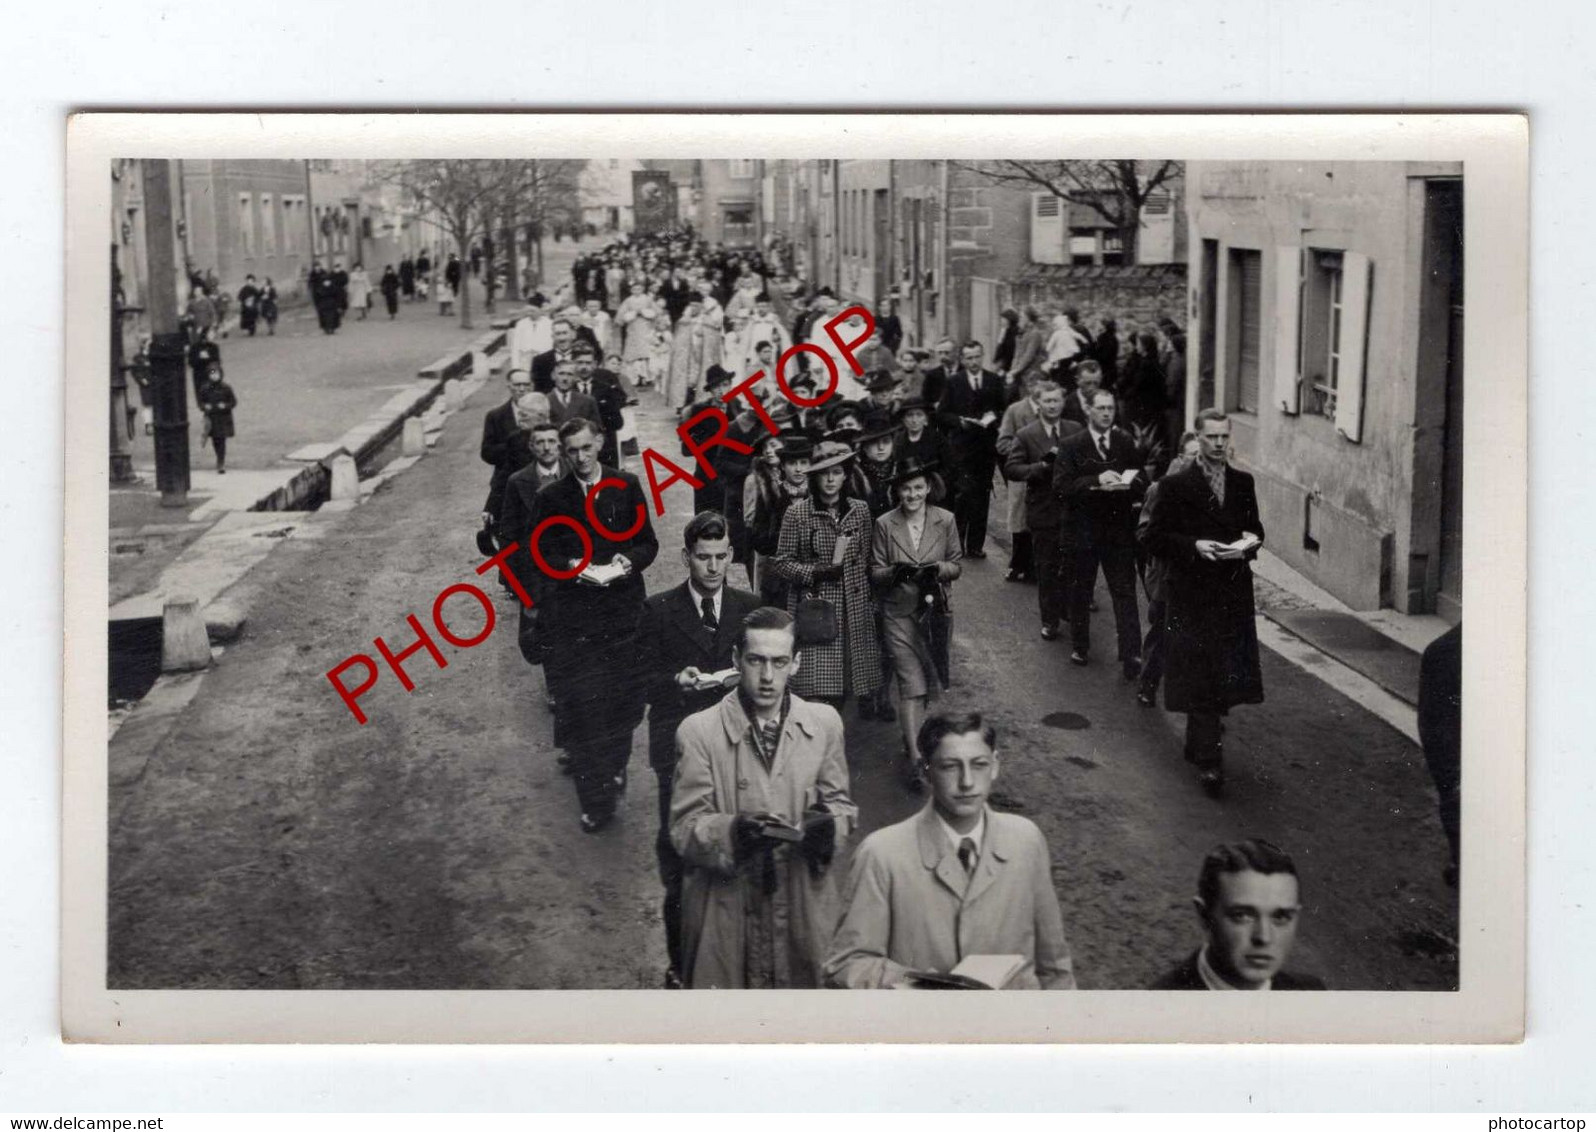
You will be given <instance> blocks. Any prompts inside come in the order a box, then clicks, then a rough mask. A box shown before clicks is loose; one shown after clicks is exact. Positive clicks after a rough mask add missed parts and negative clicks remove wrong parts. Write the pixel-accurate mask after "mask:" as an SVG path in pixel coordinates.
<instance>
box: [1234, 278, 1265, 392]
mask: <svg viewBox="0 0 1596 1132" xmlns="http://www.w3.org/2000/svg"><path fill="white" fill-rule="evenodd" d="M1228 290H1229V294H1228V301H1227V303H1226V308H1227V309H1226V317H1227V318H1228V320H1229V321H1228V323H1227V325H1226V335H1225V354H1226V359H1225V360H1226V378H1227V384H1228V386H1229V388H1230V390H1231V402H1232V404H1233V406H1234V407H1235V408H1236V409H1237V410H1238V411H1240V412H1243V413H1256V412H1257V411H1258V369H1259V358H1260V356H1261V354H1262V350H1263V337H1262V335H1263V319H1262V306H1263V253H1261V252H1259V251H1257V250H1255V249H1252V248H1231V249H1230V277H1229V288H1228Z"/></svg>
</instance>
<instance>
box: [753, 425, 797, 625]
mask: <svg viewBox="0 0 1596 1132" xmlns="http://www.w3.org/2000/svg"><path fill="white" fill-rule="evenodd" d="M811 452H812V447H811V445H810V443H809V437H808V436H806V435H804V434H803V433H802V432H797V431H789V430H786V429H783V430H782V432H781V433H780V434H778V435H776V436H767V437H766V439H765V440H764V441H763V442H762V443H761V444H760V445H759V448H758V453H757V457H756V460H755V463H754V470H753V473H752V474H751V475H749V477H748V480H747V482H746V483H745V484H744V485H743V520H744V522H745V523H746V524H747V527H748V530H747V539H748V549H749V551H750V558H751V559H752V563H753V565H752V569H751V570H750V571H749V575H748V577H749V581H750V582H751V583H752V584H753V586H754V588H755V589H757V590H758V591H759V594H760V596H762V597H763V598H764V599H765V604H766V605H775V606H782V607H785V606H786V604H787V584H786V583H785V582H784V581H782V580H781V579H780V578H779V577H777V576H776V573H775V571H774V570H772V569H771V568H770V559H771V556H772V555H774V554H775V553H776V544H777V543H778V542H779V541H780V540H781V521H782V519H783V517H784V516H785V515H786V514H787V508H789V507H791V506H792V505H793V503H795V502H796V501H797V500H799V499H802V498H803V497H804V496H805V495H807V494H808V493H809V457H810V455H811Z"/></svg>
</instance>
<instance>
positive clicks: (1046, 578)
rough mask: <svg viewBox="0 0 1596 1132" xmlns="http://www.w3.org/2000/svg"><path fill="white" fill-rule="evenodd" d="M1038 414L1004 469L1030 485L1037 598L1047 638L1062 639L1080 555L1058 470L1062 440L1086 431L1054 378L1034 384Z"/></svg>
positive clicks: (1028, 498) (1029, 518)
mask: <svg viewBox="0 0 1596 1132" xmlns="http://www.w3.org/2000/svg"><path fill="white" fill-rule="evenodd" d="M1033 396H1034V397H1035V398H1036V413H1037V419H1036V420H1034V421H1032V422H1031V423H1030V424H1028V425H1026V426H1025V427H1024V428H1022V429H1020V431H1019V432H1017V433H1015V435H1014V445H1013V447H1011V448H1010V449H1009V454H1008V457H1007V459H1006V461H1005V463H1004V465H1003V474H1004V476H1005V477H1007V478H1008V479H1009V480H1010V481H1012V482H1014V483H1023V484H1024V485H1025V515H1026V521H1027V522H1029V523H1030V526H1031V566H1032V569H1033V570H1034V571H1035V572H1036V602H1037V609H1038V611H1039V612H1040V613H1041V616H1042V639H1043V640H1044V641H1054V640H1057V639H1058V627H1059V623H1060V622H1061V621H1062V620H1063V619H1064V618H1065V617H1066V616H1067V615H1068V613H1069V606H1068V599H1069V593H1070V583H1071V581H1072V580H1073V578H1074V573H1073V572H1074V569H1075V563H1074V559H1073V558H1071V557H1069V556H1067V555H1066V554H1065V553H1064V551H1065V545H1064V541H1063V538H1064V536H1063V531H1062V530H1061V529H1060V528H1061V525H1062V523H1063V516H1064V505H1063V501H1062V500H1061V499H1060V498H1059V496H1058V493H1057V492H1056V491H1055V490H1054V485H1053V473H1054V468H1055V464H1056V463H1057V460H1058V450H1059V446H1060V445H1061V444H1063V443H1064V442H1065V441H1067V440H1069V439H1070V438H1071V437H1073V436H1075V435H1076V434H1077V433H1079V432H1081V431H1083V430H1082V428H1081V426H1080V425H1078V424H1076V423H1075V422H1074V421H1069V420H1065V419H1064V389H1063V387H1061V386H1060V385H1059V383H1058V382H1056V381H1054V380H1053V379H1052V378H1045V377H1044V378H1041V379H1040V380H1038V381H1037V382H1036V384H1035V386H1034V393H1033Z"/></svg>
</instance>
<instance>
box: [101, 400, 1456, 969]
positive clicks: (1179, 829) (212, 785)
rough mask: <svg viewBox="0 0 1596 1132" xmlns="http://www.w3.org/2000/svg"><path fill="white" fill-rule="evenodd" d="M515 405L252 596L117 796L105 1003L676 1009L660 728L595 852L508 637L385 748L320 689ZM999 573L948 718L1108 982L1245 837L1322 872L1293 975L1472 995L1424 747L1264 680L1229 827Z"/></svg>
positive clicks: (433, 547)
mask: <svg viewBox="0 0 1596 1132" xmlns="http://www.w3.org/2000/svg"><path fill="white" fill-rule="evenodd" d="M495 398H496V394H495V393H492V392H490V391H488V390H484V391H483V392H482V393H481V394H479V396H478V397H477V398H476V400H475V402H474V403H473V404H472V405H470V406H469V409H468V411H467V412H465V413H462V414H458V415H456V416H455V417H452V418H451V419H450V421H449V423H448V425H447V427H446V429H445V432H444V434H443V438H442V440H441V441H440V443H439V445H438V447H437V448H436V449H434V450H433V451H432V452H431V453H430V454H429V455H428V457H427V458H426V459H425V460H423V461H422V462H421V463H420V464H418V465H417V466H416V467H414V468H412V469H410V470H409V471H407V472H405V473H404V474H403V475H401V476H399V477H398V478H397V479H396V480H394V481H393V482H392V483H390V484H389V485H387V486H385V487H384V488H383V489H382V490H381V491H379V492H378V494H377V495H376V496H375V497H374V498H373V499H372V500H371V501H369V502H368V503H366V504H364V505H363V506H361V507H360V508H359V509H358V510H357V511H355V512H353V513H351V514H350V515H348V516H346V517H345V518H344V520H343V522H342V523H341V525H339V526H338V527H336V528H335V529H334V530H333V531H332V532H331V533H330V534H329V535H328V536H327V537H326V538H325V539H321V540H312V539H304V540H301V539H298V538H294V539H289V540H287V542H286V544H285V545H284V546H282V547H281V548H280V549H279V550H278V551H277V552H276V553H275V554H274V555H273V556H272V557H271V558H270V559H268V560H267V562H266V563H265V564H264V565H263V566H261V567H259V568H257V570H256V571H255V572H254V573H253V574H252V575H250V576H249V577H248V578H247V579H246V580H245V581H244V582H243V583H241V586H242V587H243V588H244V589H245V590H247V591H248V592H247V593H245V594H243V595H240V596H241V598H242V599H243V600H245V601H246V602H247V603H248V604H249V606H250V608H251V610H252V613H251V618H250V624H249V630H248V634H247V637H246V639H245V640H243V641H242V642H241V643H239V644H237V645H235V646H233V647H231V648H229V650H228V651H227V653H226V655H225V656H224V657H223V659H222V660H221V662H220V664H219V665H218V667H217V668H216V669H215V670H213V671H212V672H211V674H210V675H209V676H207V678H206V680H205V683H204V686H203V688H202V689H201V691H200V693H199V695H198V696H197V697H196V699H195V700H194V702H193V703H192V704H191V705H190V706H189V708H188V709H187V710H186V711H185V712H184V713H183V715H182V716H180V717H179V719H178V723H177V726H176V728H175V730H174V731H173V732H172V734H171V735H170V736H169V737H168V739H167V740H166V741H165V742H164V744H163V745H162V746H161V747H160V748H159V749H158V750H157V751H156V753H155V754H154V756H153V757H152V758H151V759H150V762H149V764H148V766H147V768H146V770H145V772H144V774H143V775H142V777H141V778H140V779H139V780H138V781H137V782H136V783H135V784H134V785H132V786H130V787H129V788H127V789H126V791H125V792H123V793H122V794H120V795H119V796H117V797H115V798H113V800H112V801H113V806H112V812H113V814H114V815H115V825H114V828H113V833H112V845H111V858H110V893H111V915H110V928H111V934H110V977H111V985H112V986H127V987H177V986H181V987H284V988H287V987H319V988H384V987H389V988H439V987H460V988H477V987H556V988H572V987H652V986H656V985H658V983H659V979H660V977H661V973H662V971H663V966H664V947H663V936H662V931H661V927H660V922H659V914H658V888H657V884H656V881H655V876H654V861H653V853H652V839H653V836H654V832H655V831H654V800H653V796H652V792H653V784H652V781H651V776H650V775H649V773H648V771H647V770H646V769H645V767H646V763H645V762H644V743H645V741H646V740H645V738H644V729H641V728H640V729H639V731H638V733H637V740H636V743H637V745H636V747H635V749H634V761H633V769H634V772H635V773H634V785H633V788H632V790H631V793H630V796H629V797H628V798H627V799H626V803H625V806H624V809H623V811H622V817H621V820H620V821H619V822H618V823H617V824H616V825H615V826H613V827H612V828H611V829H610V830H608V831H606V833H604V834H603V835H601V836H598V837H586V836H583V835H582V834H581V833H579V832H578V829H577V823H576V818H577V809H576V804H575V799H574V796H573V792H572V790H571V787H570V784H569V781H568V780H567V779H565V778H563V777H561V776H560V775H559V774H558V773H557V772H556V771H555V768H554V763H553V757H552V754H553V753H552V751H551V750H550V749H549V746H548V735H549V721H548V718H547V713H546V711H545V709H544V707H543V701H542V694H541V676H540V675H539V674H538V673H536V672H535V671H534V670H531V669H528V668H527V666H526V665H525V664H524V663H522V661H521V659H520V657H519V655H518V653H517V651H516V648H515V643H514V636H513V629H512V626H513V619H511V618H508V617H506V618H505V619H504V620H503V621H501V624H500V626H499V629H498V631H496V632H495V634H494V636H493V637H492V639H491V640H490V641H489V642H488V643H486V644H484V645H482V646H480V647H478V648H476V649H473V650H470V651H465V652H454V651H450V652H448V653H446V655H448V656H449V658H450V663H449V667H448V668H447V669H446V670H442V671H440V670H438V669H437V668H436V667H435V666H434V665H433V664H432V662H431V661H430V660H428V659H427V658H426V657H425V655H424V654H423V655H419V656H418V657H416V658H415V659H413V660H412V661H411V662H410V671H411V672H412V673H413V675H414V678H415V680H416V682H417V688H416V690H415V691H414V692H413V693H410V694H406V693H404V692H403V691H402V690H401V689H400V688H399V686H398V685H397V683H395V682H394V681H393V680H392V679H391V678H390V679H386V680H384V682H383V683H382V684H381V685H380V686H379V688H378V689H377V690H376V691H374V692H373V693H371V694H370V695H369V696H368V697H367V698H366V699H365V700H363V701H362V702H363V704H364V705H365V706H366V707H367V710H368V711H369V712H370V715H371V720H370V722H369V723H368V724H367V725H365V726H364V727H360V726H357V725H356V724H355V723H354V721H353V719H352V718H351V717H350V716H349V714H348V713H347V712H346V711H345V709H344V708H343V706H342V705H341V704H340V703H339V701H338V699H337V698H336V696H335V695H334V694H333V693H332V691H331V690H330V688H329V686H328V684H327V681H326V680H325V678H324V676H323V673H324V672H325V671H326V670H327V669H329V668H330V667H332V666H333V665H334V664H336V663H337V662H338V661H340V660H342V659H343V658H344V657H345V656H346V655H348V654H349V653H351V652H355V651H367V652H370V651H372V650H371V647H370V644H369V642H370V640H371V638H372V637H373V636H374V635H377V634H381V635H384V636H385V637H386V638H387V639H388V640H389V641H390V642H391V643H393V644H394V646H395V647H400V646H402V644H403V643H406V642H407V641H408V640H409V636H408V633H407V631H406V630H405V628H404V615H405V614H406V613H410V612H415V613H417V614H419V615H420V616H421V617H423V618H425V617H426V615H427V611H428V610H429V609H430V607H431V602H432V599H433V597H434V595H435V594H436V593H437V592H438V591H439V590H440V589H441V588H442V587H444V586H445V585H448V584H451V583H452V582H454V581H457V580H461V579H463V578H466V577H467V576H469V573H470V570H471V568H472V566H473V564H474V562H475V560H476V558H475V551H474V549H473V547H472V538H471V532H472V527H473V523H474V516H475V515H476V512H477V508H478V506H479V504H480V498H481V493H482V487H483V484H484V483H485V482H486V479H487V469H486V468H485V467H484V466H483V465H482V464H480V462H479V461H478V459H477V456H476V446H477V442H478V439H479V436H478V430H479V428H480V423H479V422H480V420H481V412H482V411H485V410H486V409H487V408H488V407H490V405H491V404H492V403H493V400H494V399H495ZM644 408H645V410H647V411H646V412H645V413H644V414H643V421H642V427H643V431H644V438H645V440H648V439H651V438H652V439H653V440H654V442H655V443H662V442H663V441H662V438H663V437H664V436H666V435H667V430H668V427H669V422H668V421H667V419H666V417H665V414H664V413H663V412H662V411H660V410H659V409H658V408H656V407H653V406H645V407H644ZM673 495H674V496H675V498H673V499H671V500H670V501H671V503H672V509H671V512H670V513H669V514H668V516H667V517H666V519H664V520H663V521H661V523H660V524H659V526H660V531H661V543H662V546H663V547H664V552H663V553H662V554H661V555H660V559H659V562H658V564H657V565H656V566H655V568H654V569H653V570H651V572H650V575H649V586H650V589H651V590H656V589H659V588H662V587H665V586H668V585H672V584H675V583H676V582H677V581H679V580H680V577H681V573H682V567H681V566H680V563H679V559H678V558H677V556H676V555H675V554H674V553H672V549H673V542H674V539H675V538H676V537H677V536H676V533H677V532H678V531H679V530H680V528H681V525H682V523H683V522H684V521H685V519H686V512H687V503H688V502H689V498H688V493H687V492H685V491H681V492H676V493H673ZM1001 557H1002V556H1001V554H999V555H995V556H994V558H993V559H991V560H988V561H987V562H984V563H972V564H971V568H970V569H969V570H968V572H967V574H966V577H965V580H963V581H961V582H960V583H959V584H958V587H957V589H956V602H957V634H956V640H955V654H954V665H955V680H956V687H955V688H954V690H953V691H952V692H951V693H949V695H948V697H947V700H946V701H945V702H946V703H947V705H948V706H951V707H962V706H978V707H980V708H982V709H984V710H987V711H989V712H990V713H991V714H992V715H993V716H994V717H995V718H996V720H997V723H998V726H999V728H1000V731H1001V735H1002V739H1001V746H1002V753H1003V758H1004V766H1003V778H1002V780H1001V781H1000V783H999V789H1000V795H1001V796H1000V798H999V802H1000V803H1001V804H1003V805H1005V806H1007V807H1009V808H1012V809H1014V810H1018V811H1020V812H1023V813H1025V814H1026V815H1027V816H1029V817H1031V818H1033V819H1034V820H1036V821H1037V822H1038V823H1039V824H1040V825H1041V827H1042V829H1043V831H1044V832H1045V833H1046V835H1047V838H1048V841H1049V844H1050V846H1051V848H1052V853H1053V859H1054V873H1055V879H1056V883H1057V887H1058V891H1059V894H1060V897H1061V900H1062V903H1063V906H1064V912H1065V917H1066V924H1067V927H1068V930H1069V933H1070V937H1071V940H1072V943H1073V947H1074V950H1075V955H1076V960H1077V969H1078V971H1079V975H1080V978H1081V982H1082V984H1083V985H1084V986H1087V987H1136V986H1141V985H1145V983H1146V982H1147V981H1148V980H1150V979H1151V978H1153V977H1154V976H1155V975H1156V974H1158V973H1159V972H1160V971H1161V969H1163V968H1164V967H1166V966H1167V965H1169V964H1170V963H1171V962H1172V961H1173V960H1174V959H1176V958H1177V957H1179V956H1180V955H1181V954H1182V953H1183V952H1184V951H1185V950H1187V949H1188V948H1189V947H1190V946H1192V945H1193V942H1194V926H1195V922H1194V918H1193V916H1192V913H1191V909H1190V902H1189V897H1190V893H1191V889H1192V882H1193V879H1194V875H1195V870H1196V866H1197V862H1198V860H1199V858H1200V856H1201V854H1202V853H1203V852H1204V851H1205V850H1206V849H1207V848H1208V847H1209V846H1210V845H1212V844H1213V843H1214V842H1216V841H1219V840H1223V839H1229V838H1235V837H1240V836H1247V835H1259V836H1265V837H1269V838H1272V839H1274V840H1277V841H1278V842H1279V843H1281V844H1282V845H1284V846H1286V847H1288V848H1289V849H1290V850H1291V851H1292V852H1293V853H1294V854H1295V855H1296V857H1297V859H1298V862H1299V865H1300V867H1301V870H1302V873H1303V879H1304V895H1305V901H1306V914H1305V921H1304V927H1303V930H1302V933H1301V935H1300V937H1299V938H1300V943H1299V948H1298V959H1299V962H1298V963H1297V964H1294V965H1297V966H1301V967H1303V968H1304V969H1307V970H1309V971H1313V972H1316V973H1319V974H1321V975H1323V976H1325V977H1326V978H1327V979H1328V980H1329V981H1330V983H1331V984H1332V985H1333V986H1336V987H1341V988H1360V989H1375V988H1382V989H1383V988H1411V989H1440V988H1444V987H1447V986H1450V985H1452V983H1453V981H1454V980H1455V978H1456V965H1455V955H1454V954H1453V953H1452V948H1453V947H1454V946H1455V945H1453V944H1452V943H1451V941H1452V940H1454V939H1455V938H1456V934H1457V932H1456V912H1455V908H1454V906H1453V902H1452V900H1451V898H1450V895H1451V894H1450V892H1449V890H1447V889H1445V888H1444V887H1443V886H1442V885H1441V883H1440V880H1439V876H1440V872H1441V868H1442V865H1443V863H1444V852H1445V850H1444V840H1443V838H1442V836H1441V832H1440V829H1439V826H1438V824H1437V822H1436V820H1435V817H1434V801H1433V794H1432V793H1431V791H1430V788H1429V785H1428V781H1427V779H1426V777H1425V773H1424V769H1423V765H1422V761H1421V759H1420V757H1419V752H1418V751H1417V749H1416V748H1415V747H1414V746H1413V745H1412V744H1411V743H1410V742H1409V741H1408V740H1407V739H1405V738H1404V737H1403V736H1402V735H1400V734H1399V733H1398V732H1396V731H1395V730H1393V729H1392V728H1390V727H1389V726H1387V725H1386V724H1384V723H1383V722H1381V721H1379V720H1378V719H1375V718H1374V717H1372V716H1370V715H1368V714H1367V713H1365V712H1364V711H1362V710H1361V709H1360V708H1358V707H1356V706H1355V705H1353V704H1352V703H1351V702H1350V701H1348V700H1345V699H1343V698H1342V697H1340V696H1339V695H1338V694H1336V693H1334V692H1332V691H1330V690H1329V689H1328V688H1327V687H1326V686H1325V685H1323V684H1322V683H1320V682H1319V681H1317V680H1316V679H1314V678H1313V677H1312V676H1310V675H1308V674H1306V673H1304V672H1302V671H1301V670H1300V669H1297V668H1294V667H1292V666H1290V665H1288V664H1286V663H1284V662H1283V661H1280V660H1278V658H1275V657H1274V656H1273V655H1272V654H1266V656H1265V659H1264V679H1265V683H1266V687H1267V689H1268V695H1269V701H1268V703H1266V704H1264V705H1262V706H1260V707H1256V708H1250V709H1246V710H1241V711H1238V712H1237V713H1236V714H1235V715H1233V716H1232V718H1231V723H1230V734H1229V736H1228V750H1229V751H1230V759H1231V768H1232V784H1231V787H1230V791H1229V796H1228V798H1227V799H1226V800H1225V801H1224V802H1222V803H1218V802H1214V801H1211V800H1209V799H1207V798H1206V797H1204V796H1203V795H1202V794H1201V793H1200V792H1199V791H1198V790H1197V788H1196V786H1195V784H1194V783H1193V781H1192V780H1191V775H1190V772H1189V768H1188V767H1187V766H1186V765H1185V764H1184V763H1183V762H1182V761H1181V758H1180V753H1179V752H1180V742H1179V733H1178V725H1179V722H1180V721H1179V719H1178V718H1177V717H1172V716H1166V715H1165V714H1164V713H1163V712H1162V711H1157V710H1147V709H1142V708H1139V707H1138V706H1137V705H1136V704H1135V702H1134V700H1133V699H1132V697H1131V694H1130V690H1129V688H1128V687H1127V686H1126V685H1124V684H1123V683H1122V682H1121V681H1120V680H1119V679H1118V675H1117V672H1116V671H1115V670H1114V668H1113V667H1112V666H1110V665H1099V666H1096V667H1093V668H1089V669H1086V670H1077V669H1074V668H1072V667H1071V666H1070V665H1069V664H1068V661H1067V656H1066V653H1065V650H1064V647H1063V645H1062V644H1061V643H1054V644H1049V643H1046V642H1043V641H1041V640H1040V639H1039V638H1038V637H1037V636H1036V635H1035V631H1034V624H1035V615H1034V612H1033V604H1032V603H1033V601H1034V594H1033V592H1032V591H1031V590H1030V589H1028V588H1025V587H1020V586H1015V585H1006V584H1004V583H1003V582H1002V580H1001V575H1002V566H1001V564H1000V561H999V559H1001ZM1101 604H1102V605H1103V608H1104V611H1105V612H1104V614H1103V615H1101V616H1102V617H1103V618H1104V619H1105V620H1104V621H1103V623H1102V624H1100V625H1099V626H1097V629H1098V631H1099V632H1101V633H1103V634H1104V637H1103V639H1104V640H1106V639H1108V635H1109V634H1110V633H1111V629H1110V626H1109V625H1108V624H1107V622H1106V616H1107V614H1106V611H1107V609H1108V604H1107V602H1106V600H1104V601H1102V602H1101ZM499 611H500V613H501V614H505V615H508V614H509V613H511V612H512V607H511V606H510V605H508V604H501V605H500V606H499ZM468 615H469V614H468V613H467V612H466V610H465V608H464V607H462V611H461V613H460V617H461V618H466V617H467V616H468ZM470 624H475V622H470ZM848 725H849V745H850V750H849V757H850V764H851V767H852V771H853V777H854V790H855V795H856V798H857V799H858V801H859V803H860V805H861V808H862V811H863V817H864V824H865V827H866V828H867V829H869V828H874V827H876V826H879V825H882V824H884V823H887V822H890V821H894V820H897V819H899V818H901V817H903V816H906V815H907V814H908V813H910V812H911V811H912V810H913V809H914V807H915V806H916V805H917V803H916V801H915V800H914V799H912V798H910V797H909V796H907V795H905V794H904V793H903V792H902V791H901V789H900V788H899V787H898V786H897V785H896V783H895V778H894V775H893V773H892V757H893V752H894V750H895V745H896V733H895V730H894V728H893V727H892V726H891V725H887V724H881V723H860V722H858V721H856V720H854V719H853V718H852V716H851V715H850V716H849V717H848ZM113 757H114V756H113Z"/></svg>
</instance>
